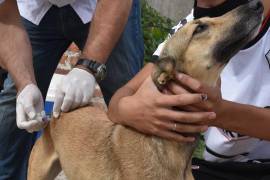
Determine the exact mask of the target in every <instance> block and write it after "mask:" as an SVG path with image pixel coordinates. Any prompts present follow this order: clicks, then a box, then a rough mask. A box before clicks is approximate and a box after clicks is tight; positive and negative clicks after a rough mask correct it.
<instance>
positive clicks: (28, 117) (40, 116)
mask: <svg viewBox="0 0 270 180" xmlns="http://www.w3.org/2000/svg"><path fill="white" fill-rule="evenodd" d="M16 113H17V126H18V128H20V129H25V130H27V131H28V132H34V131H39V130H40V129H42V128H44V127H45V126H46V124H47V120H46V115H45V112H44V105H43V98H42V95H41V93H40V91H39V89H38V87H37V86H36V85H34V84H28V85H27V86H25V87H24V88H23V90H22V91H21V92H20V93H19V95H18V97H17V102H16Z"/></svg>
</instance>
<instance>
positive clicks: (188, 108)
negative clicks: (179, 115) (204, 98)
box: [174, 105, 202, 112]
mask: <svg viewBox="0 0 270 180" xmlns="http://www.w3.org/2000/svg"><path fill="white" fill-rule="evenodd" d="M174 109H175V110H178V111H187V112H200V111H202V110H201V109H200V108H198V107H197V106H196V105H194V106H192V105H189V106H178V107H174Z"/></svg>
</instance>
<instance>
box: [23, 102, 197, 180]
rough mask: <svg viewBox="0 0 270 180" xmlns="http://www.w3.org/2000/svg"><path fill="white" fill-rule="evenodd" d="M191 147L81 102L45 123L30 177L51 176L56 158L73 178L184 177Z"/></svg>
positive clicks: (165, 179)
mask: <svg viewBox="0 0 270 180" xmlns="http://www.w3.org/2000/svg"><path fill="white" fill-rule="evenodd" d="M89 115H94V116H89ZM42 144H43V145H42ZM44 144H46V145H45V146H44ZM49 144H50V145H49ZM37 147H38V149H36V148H37ZM193 148H194V144H193V145H192V144H190V145H183V144H182V145H181V144H177V143H176V142H171V141H167V140H161V139H159V138H155V137H150V136H145V135H142V134H140V133H138V132H136V131H134V130H131V129H128V128H126V127H123V126H121V125H115V124H113V123H112V122H111V121H110V120H109V119H108V118H107V115H106V113H105V111H103V110H101V109H99V108H97V107H93V106H92V107H85V108H81V109H79V110H76V111H73V112H70V113H67V114H63V115H62V116H61V119H59V120H53V121H52V122H51V123H50V125H49V127H47V128H46V130H45V132H44V135H43V136H42V137H41V139H39V140H38V142H37V145H36V146H35V147H34V149H33V151H32V154H31V159H30V167H29V169H30V171H29V172H28V173H29V174H28V179H29V180H34V179H35V180H36V179H37V177H38V179H39V180H45V179H46V180H49V179H53V177H54V176H55V175H57V174H58V173H59V171H60V169H61V168H60V164H61V167H62V169H63V170H64V172H65V174H66V175H67V177H68V178H69V179H71V180H72V179H74V180H77V179H82V180H84V179H91V180H103V179H104V180H110V179H112V180H118V179H119V180H133V179H134V180H139V179H143V180H157V179H162V180H172V179H184V177H185V176H187V175H188V174H187V175H186V174H185V173H186V172H191V170H190V169H188V168H190V166H189V161H190V158H191V154H192V152H193V151H192V149H193ZM181 156H182V157H181ZM46 159H47V160H46ZM179 167H182V168H181V169H183V170H182V171H180V170H179ZM190 179H192V176H191V177H190ZM187 180H189V179H187Z"/></svg>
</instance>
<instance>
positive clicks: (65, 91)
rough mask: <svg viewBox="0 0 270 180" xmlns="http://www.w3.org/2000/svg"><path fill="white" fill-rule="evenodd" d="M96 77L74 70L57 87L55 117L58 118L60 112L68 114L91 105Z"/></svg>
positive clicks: (77, 69)
mask: <svg viewBox="0 0 270 180" xmlns="http://www.w3.org/2000/svg"><path fill="white" fill-rule="evenodd" d="M95 84H96V80H95V77H94V76H93V75H92V74H91V73H89V72H87V71H85V70H83V69H79V68H73V69H72V70H71V71H70V72H69V73H68V74H67V75H66V76H65V77H64V78H63V80H62V81H61V83H60V85H59V86H58V87H57V90H56V93H55V99H54V106H53V116H54V117H55V118H58V117H59V115H60V110H61V111H63V112H68V111H70V110H72V109H75V108H77V107H80V106H85V105H87V104H88V103H89V101H90V98H91V97H92V96H93V94H94V89H95Z"/></svg>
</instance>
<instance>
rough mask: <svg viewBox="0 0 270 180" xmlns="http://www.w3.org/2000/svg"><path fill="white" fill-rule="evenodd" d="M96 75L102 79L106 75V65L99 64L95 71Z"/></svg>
mask: <svg viewBox="0 0 270 180" xmlns="http://www.w3.org/2000/svg"><path fill="white" fill-rule="evenodd" d="M96 76H97V78H98V79H100V80H103V79H104V78H105V76H106V66H105V65H104V64H101V65H100V66H99V67H98V68H97V73H96Z"/></svg>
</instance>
